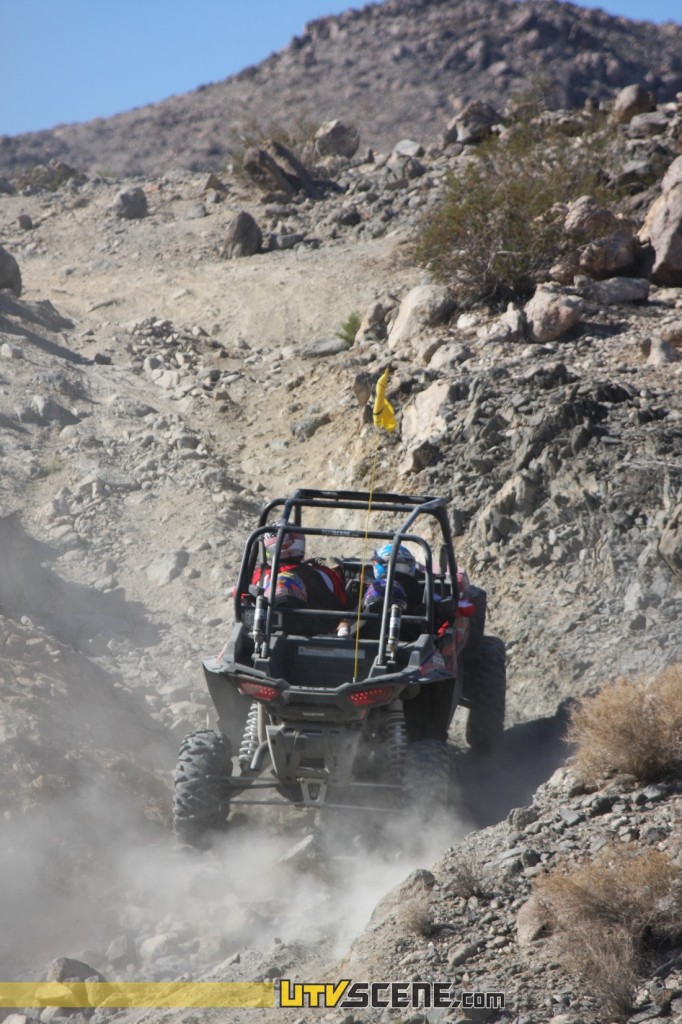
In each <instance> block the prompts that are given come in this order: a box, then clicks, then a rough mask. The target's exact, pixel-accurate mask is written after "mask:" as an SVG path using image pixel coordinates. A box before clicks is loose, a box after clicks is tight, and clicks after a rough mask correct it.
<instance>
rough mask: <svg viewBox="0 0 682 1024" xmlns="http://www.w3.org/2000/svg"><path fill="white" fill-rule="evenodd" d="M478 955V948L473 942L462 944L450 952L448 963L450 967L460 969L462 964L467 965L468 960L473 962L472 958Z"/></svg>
mask: <svg viewBox="0 0 682 1024" xmlns="http://www.w3.org/2000/svg"><path fill="white" fill-rule="evenodd" d="M477 953H478V946H476V945H474V944H473V943H472V942H464V943H460V945H458V946H453V947H452V949H451V950H449V951H448V963H449V965H450V967H459V965H460V964H464V963H466V961H467V960H471V958H472V957H474V956H476V954H477Z"/></svg>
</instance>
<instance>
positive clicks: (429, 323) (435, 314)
mask: <svg viewBox="0 0 682 1024" xmlns="http://www.w3.org/2000/svg"><path fill="white" fill-rule="evenodd" d="M453 306H454V300H453V298H452V294H451V293H450V290H449V289H448V288H445V287H444V286H443V285H439V284H422V285H419V286H418V287H417V288H413V289H412V291H410V292H408V293H407V295H406V296H405V298H404V299H403V301H402V302H401V303H400V309H399V310H398V315H397V317H396V318H395V320H394V321H393V325H392V326H391V330H390V332H389V335H388V347H389V348H390V349H391V351H393V352H395V351H396V349H398V348H400V347H401V346H402V345H405V344H406V343H407V342H410V341H412V340H413V339H414V338H416V337H418V335H420V334H421V333H422V331H424V330H425V329H426V328H428V327H433V326H434V325H435V324H439V323H442V322H443V320H445V319H446V317H447V316H448V315H449V314H450V312H451V311H452V308H453Z"/></svg>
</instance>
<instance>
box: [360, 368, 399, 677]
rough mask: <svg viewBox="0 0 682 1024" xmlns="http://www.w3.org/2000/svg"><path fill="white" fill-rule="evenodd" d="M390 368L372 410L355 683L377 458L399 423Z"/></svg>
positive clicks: (380, 384) (377, 386)
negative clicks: (389, 390)
mask: <svg viewBox="0 0 682 1024" xmlns="http://www.w3.org/2000/svg"><path fill="white" fill-rule="evenodd" d="M388 373H389V370H388V366H387V367H386V369H385V370H384V372H383V373H382V374H381V376H380V377H379V380H378V381H377V383H376V398H375V400H374V408H373V410H372V421H373V423H374V426H375V428H376V444H375V445H374V457H373V459H372V476H371V479H370V486H369V498H368V500H367V516H366V519H365V536H364V538H363V541H362V559H361V564H360V590H359V593H358V616H357V621H356V624H355V660H354V664H353V682H354V683H356V682H357V681H358V661H359V657H360V615H361V613H362V597H363V592H364V588H365V561H366V556H367V541H368V540H369V516H370V512H371V510H372V498H373V496H374V480H375V477H376V468H377V458H378V455H379V441H380V440H381V431H382V430H395V428H396V426H397V423H396V418H395V414H394V411H393V406H392V405H391V403H390V402H389V401H388V399H387V398H386V385H387V383H388Z"/></svg>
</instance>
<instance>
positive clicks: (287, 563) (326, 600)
mask: <svg viewBox="0 0 682 1024" xmlns="http://www.w3.org/2000/svg"><path fill="white" fill-rule="evenodd" d="M280 525H281V524H279V523H276V524H274V526H273V528H272V530H271V531H269V532H268V533H265V534H264V535H263V545H264V548H265V557H266V559H267V561H268V563H271V562H272V558H273V555H274V552H275V546H276V544H277V538H278V535H279V527H280ZM305 551H306V541H305V535H304V534H303V533H301V532H299V531H297V530H296V529H291V530H289V529H288V530H287V531H286V532H285V533H284V536H283V537H282V544H281V547H280V553H279V566H278V572H277V581H276V584H275V596H274V600H273V605H274V607H278V608H290V609H292V610H295V609H296V608H306V607H307V608H317V609H320V610H324V611H341V609H342V608H343V606H344V604H345V600H346V594H345V588H344V582H343V579H342V577H341V574H340V573H339V572H338V571H336V570H335V569H332V568H330V567H329V566H327V565H324V564H323V563H322V562H321V561H320V560H319V559H314V558H310V559H306V558H305ZM270 575H271V573H270V569H269V568H268V569H266V570H265V572H264V574H263V576H262V577H261V570H260V568H258V569H256V570H255V572H254V574H253V576H252V579H251V582H252V584H255V585H259V584H262V586H263V593H264V594H265V595H266V596H267V595H269V593H270ZM304 626H305V628H304ZM335 628H336V622H335V620H334V619H333V618H327V617H326V616H320V617H319V618H318V617H315V618H312V617H310V618H309V619H308V620H307V625H306V622H305V620H304V619H303V617H302V616H301V617H299V620H298V621H297V620H295V619H294V618H292V617H288V618H287V619H286V621H285V631H286V632H294V631H301V632H305V633H309V632H311V631H312V632H314V633H318V632H333V631H334V629H335Z"/></svg>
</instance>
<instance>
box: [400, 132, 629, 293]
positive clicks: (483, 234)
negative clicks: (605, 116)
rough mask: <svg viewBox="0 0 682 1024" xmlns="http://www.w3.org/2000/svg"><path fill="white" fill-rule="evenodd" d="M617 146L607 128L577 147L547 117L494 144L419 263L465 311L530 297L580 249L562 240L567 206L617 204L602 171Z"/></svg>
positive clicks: (456, 193)
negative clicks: (592, 201)
mask: <svg viewBox="0 0 682 1024" xmlns="http://www.w3.org/2000/svg"><path fill="white" fill-rule="evenodd" d="M614 140H615V136H614V135H613V133H612V130H611V129H609V128H606V127H603V126H599V125H598V122H594V124H593V125H592V127H591V128H587V129H586V133H585V134H583V135H580V136H578V137H575V138H571V137H567V136H566V135H565V134H563V133H562V132H561V131H560V130H559V129H558V128H557V127H556V126H555V125H554V124H553V122H551V121H547V120H546V119H543V118H542V117H539V118H535V119H534V120H532V121H525V122H520V123H519V124H517V125H514V126H513V127H512V128H510V129H508V130H507V131H506V132H505V133H504V134H503V136H501V137H496V136H493V137H492V138H491V139H490V140H489V141H488V142H487V143H485V144H483V145H482V146H479V147H478V148H477V149H476V150H474V154H475V155H472V156H471V157H470V158H469V159H468V160H467V161H466V162H465V164H464V166H463V167H462V168H461V169H459V170H457V171H456V172H454V173H452V174H451V175H450V176H449V178H448V182H447V184H446V188H445V193H444V198H443V202H442V205H441V206H440V207H439V208H438V209H436V210H435V211H434V212H433V214H432V215H431V216H430V217H429V219H428V220H427V222H426V223H425V225H424V226H423V228H422V230H421V233H420V237H419V239H418V242H417V247H416V256H417V260H418V262H420V263H421V264H423V265H425V266H427V267H428V268H429V269H430V270H431V271H432V273H433V274H434V275H435V276H436V277H437V278H438V279H439V280H441V281H443V282H445V283H447V284H450V285H451V287H452V288H453V290H454V292H455V295H456V297H457V299H458V301H459V304H460V306H461V307H462V308H466V307H468V306H473V305H476V304H479V303H489V304H500V303H504V302H507V301H509V300H511V299H518V298H526V297H528V296H530V295H531V294H532V293H533V291H534V289H535V286H536V284H537V283H538V282H539V281H541V280H544V279H546V277H547V274H548V271H549V269H550V267H551V266H552V264H553V263H554V262H555V261H556V259H557V257H558V256H560V255H561V254H562V252H563V251H564V250H565V249H566V248H574V247H575V240H569V239H566V238H565V237H564V234H563V214H564V211H563V207H562V205H561V204H565V203H568V202H571V201H572V200H574V199H577V198H579V197H580V196H582V195H593V196H595V198H597V199H598V200H599V201H601V202H611V201H613V200H615V199H616V198H617V195H616V192H615V190H614V189H612V188H610V187H609V186H608V184H607V183H606V178H605V175H604V171H603V166H604V162H605V159H606V153H607V151H608V149H609V147H613V146H615V145H616V143H615V141H614Z"/></svg>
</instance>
